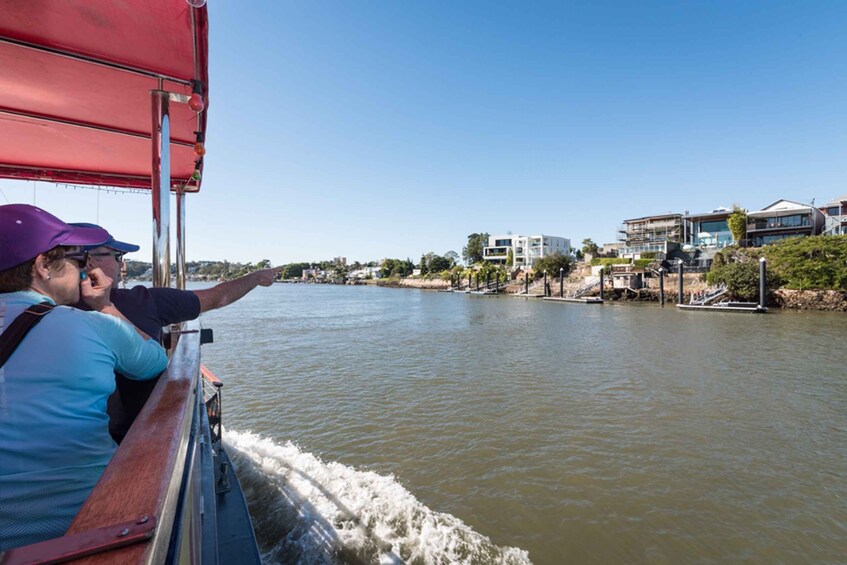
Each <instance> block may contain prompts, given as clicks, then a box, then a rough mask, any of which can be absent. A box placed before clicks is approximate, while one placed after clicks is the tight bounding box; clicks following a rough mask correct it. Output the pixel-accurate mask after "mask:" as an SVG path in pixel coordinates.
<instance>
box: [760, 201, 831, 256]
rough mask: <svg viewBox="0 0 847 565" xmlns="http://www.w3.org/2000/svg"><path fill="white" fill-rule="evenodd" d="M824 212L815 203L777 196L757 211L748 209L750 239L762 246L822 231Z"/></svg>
mask: <svg viewBox="0 0 847 565" xmlns="http://www.w3.org/2000/svg"><path fill="white" fill-rule="evenodd" d="M824 225H825V219H824V214H823V212H821V211H820V210H818V209H817V208H815V207H814V206H810V205H808V204H801V203H799V202H793V201H791V200H777V201H776V202H774V203H773V204H771V205H769V206H766V207H765V208H762V209H761V210H757V211H754V212H747V240H748V242H749V243H750V244H751V245H753V246H754V247H761V246H762V245H767V244H769V243H773V242H775V241H779V240H781V239H785V238H788V237H803V236H808V235H818V234H820V233H821V232H822V231H823V229H824Z"/></svg>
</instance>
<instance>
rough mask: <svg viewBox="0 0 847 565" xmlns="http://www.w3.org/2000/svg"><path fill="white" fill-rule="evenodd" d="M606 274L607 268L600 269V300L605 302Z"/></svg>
mask: <svg viewBox="0 0 847 565" xmlns="http://www.w3.org/2000/svg"><path fill="white" fill-rule="evenodd" d="M604 274H606V267H600V300H603V299H604V298H605V297H604V296H603V295H604V294H605V293H604V292H603V290H604V289H603V275H604Z"/></svg>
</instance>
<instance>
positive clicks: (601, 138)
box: [0, 0, 847, 264]
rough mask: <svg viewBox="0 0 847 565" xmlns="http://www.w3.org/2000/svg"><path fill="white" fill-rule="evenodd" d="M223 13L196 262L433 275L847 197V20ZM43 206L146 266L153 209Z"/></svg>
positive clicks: (56, 199)
mask: <svg viewBox="0 0 847 565" xmlns="http://www.w3.org/2000/svg"><path fill="white" fill-rule="evenodd" d="M208 5H209V14H210V29H211V31H210V52H211V53H210V55H211V71H210V73H211V104H210V109H209V112H210V113H209V132H208V139H207V149H208V153H207V157H206V159H207V161H206V172H205V179H204V185H203V192H202V193H201V194H200V195H199V196H196V197H189V202H188V226H189V242H188V256H189V259H229V260H233V261H258V260H260V259H263V258H268V259H270V260H271V261H272V262H273V263H275V264H278V263H286V262H292V261H306V260H320V259H329V258H332V257H335V256H346V257H347V258H348V260H350V261H353V260H361V261H368V260H378V259H380V258H382V257H401V258H405V257H411V258H412V259H413V260H415V261H417V259H418V258H420V255H421V254H422V253H426V252H429V251H434V252H436V253H444V252H446V251H448V250H455V251H457V252H461V248H462V246H463V245H464V244H465V243H466V238H467V235H468V234H469V233H472V232H482V231H487V232H489V233H491V234H495V233H505V232H508V231H511V232H513V233H524V234H535V233H545V234H550V235H560V236H564V237H568V238H570V239H571V241H572V243H574V244H577V245H578V244H579V243H580V242H581V241H582V240H583V239H584V238H586V237H590V238H592V239H593V240H594V241H595V242H598V243H604V242H609V241H614V239H615V237H616V233H615V231H616V229H617V227H618V226H619V225H620V224H621V222H622V221H623V220H624V219H627V218H633V217H639V216H644V215H650V214H660V213H666V212H682V211H683V210H690V211H691V212H693V213H696V212H704V211H708V210H711V209H713V208H716V207H718V206H731V205H732V204H733V203H738V204H740V205H742V206H744V207H747V208H750V209H757V208H761V207H764V206H766V205H767V204H770V203H771V202H773V201H774V200H777V199H779V198H788V199H792V200H798V201H802V202H810V201H811V199H812V198H814V199H815V202H816V203H819V204H820V203H825V202H826V201H829V200H830V199H831V198H833V197H835V196H840V195H843V194H845V193H847V184H845V175H847V168H845V163H847V160H846V159H847V103H845V100H847V78H845V77H847V72H845V71H847V69H845V67H846V66H847V35H845V34H844V32H843V26H844V22H845V21H847V3H844V2H749V1H745V2H737V1H731V2H706V1H699V2H686V1H675V2H669V1H668V2H641V1H639V2H631V1H626V2H601V1H590V2H589V1H585V2H564V1H560V2H549V3H546V2H525V1H524V2H491V1H485V2H482V1H479V2H464V1H463V2H446V1H445V2H413V1H402V2H389V1H381V2H369V1H356V2H350V1H344V2H334V1H333V2H330V1H323V0H316V1H309V2H305V1H297V2H291V1H270V0H268V1H263V2H258V1H251V2H240V1H239V2H236V1H234V0H209V4H208ZM0 188H2V189H3V194H4V195H5V198H6V199H7V200H9V201H17V202H31V201H32V196H33V189H32V185H31V184H26V185H23V186H22V185H20V184H15V183H0ZM36 201H37V202H38V203H39V204H40V205H42V206H44V207H45V208H46V209H48V210H50V211H52V212H54V213H56V214H57V215H59V216H60V217H63V219H69V220H79V221H96V220H97V219H99V220H100V222H101V223H103V224H105V225H106V226H107V227H108V228H110V229H111V231H112V232H113V233H114V234H115V235H116V236H118V237H119V238H124V239H130V240H134V241H136V242H138V243H140V244H142V246H143V249H142V251H141V253H139V254H138V255H137V256H138V258H142V259H145V260H148V258H149V249H150V245H149V241H150V239H151V228H150V226H149V221H148V216H149V214H148V213H146V208H147V206H148V204H147V200H146V198H145V197H143V196H137V195H117V196H116V195H111V194H103V193H100V194H99V195H98V193H96V192H94V191H91V190H76V191H74V190H72V189H66V188H56V187H53V186H49V185H43V186H40V187H39V188H38V189H37V190H36ZM98 206H99V215H98V214H97V209H98ZM127 207H130V208H131V212H130V213H129V214H128V213H127V212H126V210H127ZM120 210H123V212H121V211H120Z"/></svg>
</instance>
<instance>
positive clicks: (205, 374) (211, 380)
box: [200, 363, 224, 387]
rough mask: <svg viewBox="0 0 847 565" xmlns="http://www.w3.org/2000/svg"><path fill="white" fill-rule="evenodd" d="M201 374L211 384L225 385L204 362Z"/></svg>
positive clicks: (201, 366) (201, 365)
mask: <svg viewBox="0 0 847 565" xmlns="http://www.w3.org/2000/svg"><path fill="white" fill-rule="evenodd" d="M200 376H202V377H203V379H205V380H206V381H208V382H209V384H212V385H215V386H216V387H222V386H224V383H223V381H222V380H220V379H219V378H218V377H216V376H215V374H214V373H213V372H212V371H210V370H209V368H208V367H206V365H204V364H202V363H200Z"/></svg>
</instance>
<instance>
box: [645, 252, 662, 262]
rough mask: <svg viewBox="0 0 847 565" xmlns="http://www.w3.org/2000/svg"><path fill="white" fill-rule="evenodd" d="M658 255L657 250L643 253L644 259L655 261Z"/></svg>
mask: <svg viewBox="0 0 847 565" xmlns="http://www.w3.org/2000/svg"><path fill="white" fill-rule="evenodd" d="M658 256H659V254H658V252H656V251H644V252H642V253H641V258H642V259H652V260H653V261H655V260H656V257H658Z"/></svg>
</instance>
